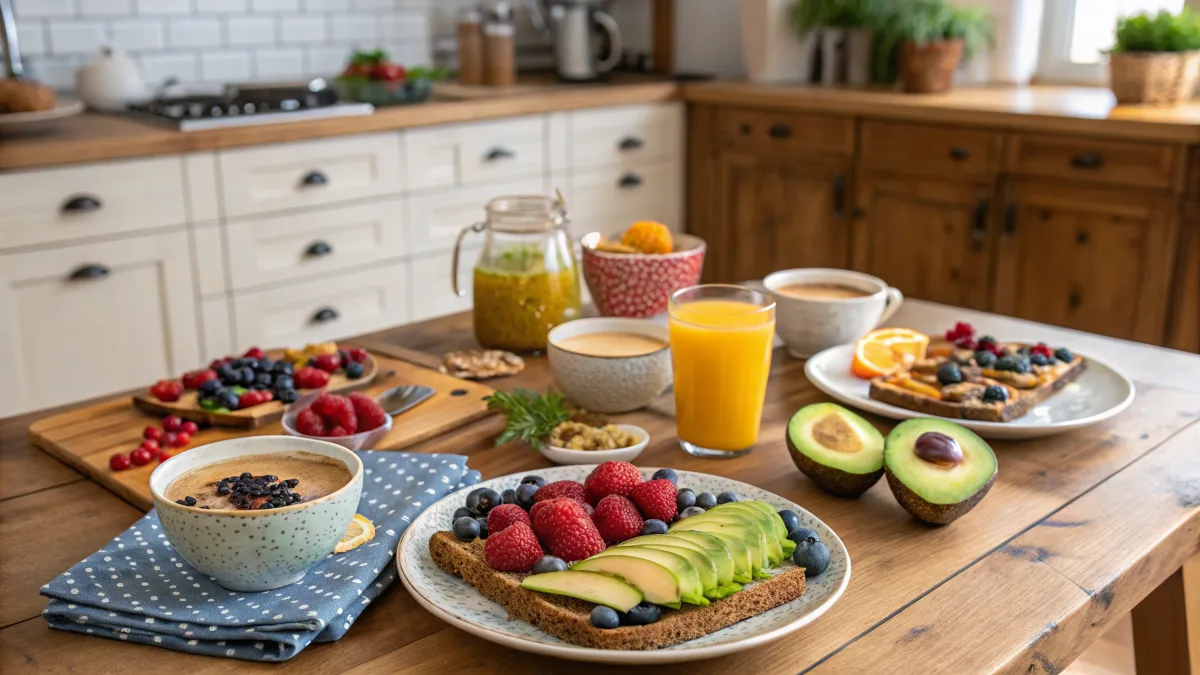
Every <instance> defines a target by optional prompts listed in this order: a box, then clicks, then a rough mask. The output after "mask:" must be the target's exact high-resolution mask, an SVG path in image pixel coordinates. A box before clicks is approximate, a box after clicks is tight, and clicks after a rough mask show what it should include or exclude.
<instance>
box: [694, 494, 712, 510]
mask: <svg viewBox="0 0 1200 675" xmlns="http://www.w3.org/2000/svg"><path fill="white" fill-rule="evenodd" d="M716 505H717V497H716V495H714V494H713V493H711V492H701V493H700V494H698V495H696V506H698V507H700V508H701V509H705V510H707V509H711V508H712V507H714V506H716Z"/></svg>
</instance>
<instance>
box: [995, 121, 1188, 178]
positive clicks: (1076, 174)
mask: <svg viewBox="0 0 1200 675" xmlns="http://www.w3.org/2000/svg"><path fill="white" fill-rule="evenodd" d="M1178 161H1180V159H1179V157H1178V152H1177V151H1176V149H1175V148H1174V147H1173V146H1170V145H1166V144H1162V143H1143V142H1127V141H1109V140H1097V139H1090V138H1071V137H1061V136H1039V135H1035V134H1014V135H1013V137H1012V139H1011V140H1010V142H1009V145H1008V158H1007V168H1008V171H1009V172H1011V173H1015V174H1018V175H1021V176H1041V177H1047V178H1071V179H1075V180H1084V181H1096V182H1099V183H1117V184H1121V185H1141V186H1145V187H1158V188H1167V187H1170V186H1171V185H1172V184H1173V183H1174V181H1175V167H1176V162H1178Z"/></svg>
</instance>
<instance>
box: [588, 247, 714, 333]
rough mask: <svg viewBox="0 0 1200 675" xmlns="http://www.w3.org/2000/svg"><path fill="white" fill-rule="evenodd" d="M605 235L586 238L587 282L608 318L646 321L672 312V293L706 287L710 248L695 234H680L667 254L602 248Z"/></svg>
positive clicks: (601, 310) (603, 313) (594, 300)
mask: <svg viewBox="0 0 1200 675" xmlns="http://www.w3.org/2000/svg"><path fill="white" fill-rule="evenodd" d="M598 243H600V233H599V232H593V233H591V234H588V235H585V236H584V237H583V277H584V279H585V280H586V281H587V285H588V290H589V291H591V293H592V301H593V302H595V303H596V308H597V309H599V310H600V314H601V315H603V316H624V317H632V318H638V319H644V318H647V317H651V316H654V315H655V314H661V313H663V312H665V311H667V302H668V301H669V300H670V299H671V294H672V293H674V292H675V291H677V290H679V289H681V288H687V287H688V286H695V285H696V284H699V283H700V272H701V271H702V270H703V268H704V254H705V252H706V250H707V247H706V246H705V244H704V240H703V239H700V238H699V237H693V236H692V235H690V234H677V235H675V251H674V252H672V253H665V254H661V255H645V254H630V253H609V252H607V251H601V250H597V249H596V245H597V244H598Z"/></svg>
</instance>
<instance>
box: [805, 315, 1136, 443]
mask: <svg viewBox="0 0 1200 675" xmlns="http://www.w3.org/2000/svg"><path fill="white" fill-rule="evenodd" d="M854 353H855V345H853V344H845V345H839V346H837V347H831V348H829V349H826V350H825V351H822V352H820V353H818V354H816V355H814V356H813V357H812V358H810V359H809V360H808V362H807V363H806V364H805V368H804V372H805V374H806V375H808V379H809V380H810V381H811V382H812V383H813V384H814V385H816V387H817V388H818V389H820V390H821V391H823V392H825V393H826V394H828V395H829V396H831V397H833V398H835V399H837V400H838V401H840V402H842V403H845V404H847V405H850V406H853V407H855V408H859V409H860V410H865V411H867V412H872V413H875V414H878V415H882V416H883V417H888V418H891V419H909V418H912V417H944V418H949V419H953V420H954V421H955V422H957V423H959V424H961V425H962V426H964V427H966V428H968V429H970V430H972V431H974V432H975V433H977V434H979V435H980V436H983V437H984V438H1000V439H1004V438H1008V439H1020V438H1037V437H1041V436H1049V435H1052V434H1057V433H1062V432H1065V431H1070V430H1072V429H1079V428H1081V427H1086V426H1090V425H1092V424H1096V423H1098V422H1102V421H1104V420H1106V419H1109V418H1110V417H1113V416H1114V415H1117V414H1118V413H1120V412H1121V411H1122V410H1124V409H1125V408H1127V407H1129V404H1130V403H1132V402H1133V397H1134V393H1135V391H1134V386H1133V382H1132V381H1130V379H1129V378H1128V377H1126V376H1125V375H1123V374H1122V373H1121V372H1119V371H1118V370H1116V369H1115V368H1113V367H1112V366H1110V365H1108V364H1106V363H1103V362H1101V361H1098V360H1096V359H1094V358H1090V357H1085V356H1083V355H1080V354H1075V353H1073V352H1072V351H1071V350H1070V349H1068V348H1066V347H1059V348H1051V347H1049V346H1048V345H1046V344H1043V343H1040V342H1037V341H1036V340H994V339H991V338H985V339H984V341H981V342H980V343H978V344H977V343H976V342H975V341H974V340H969V341H968V342H967V343H966V344H963V343H962V342H958V343H956V342H952V341H948V340H937V341H934V342H932V343H930V344H929V346H928V349H927V350H926V353H925V355H924V357H923V358H920V359H916V360H915V361H913V362H912V363H909V364H907V365H906V366H905V367H902V368H900V369H898V370H896V371H893V372H890V373H887V374H883V375H879V376H877V377H874V378H872V379H869V380H867V379H862V378H861V377H857V376H855V375H854V374H853V372H852V362H853V360H854Z"/></svg>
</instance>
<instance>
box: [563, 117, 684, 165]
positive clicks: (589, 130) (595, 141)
mask: <svg viewBox="0 0 1200 675" xmlns="http://www.w3.org/2000/svg"><path fill="white" fill-rule="evenodd" d="M568 135H569V148H570V151H569V155H568V157H569V160H568V161H569V164H570V166H572V167H573V168H576V169H578V168H593V167H601V166H620V167H625V168H637V167H640V166H642V165H643V164H645V163H646V162H651V161H654V162H657V161H661V160H671V159H674V160H679V159H681V158H682V155H683V147H684V142H685V138H684V136H685V123H684V107H683V104H682V103H657V104H639V105H628V106H616V107H611V108H593V109H590V110H576V111H574V112H572V113H571V118H570V131H569V132H568Z"/></svg>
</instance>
